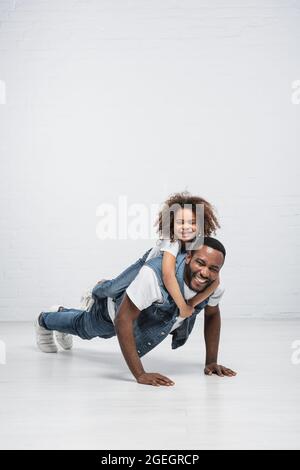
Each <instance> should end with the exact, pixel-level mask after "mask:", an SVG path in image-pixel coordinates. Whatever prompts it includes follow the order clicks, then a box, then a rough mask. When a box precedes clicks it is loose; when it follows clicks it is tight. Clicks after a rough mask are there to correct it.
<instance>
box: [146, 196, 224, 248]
mask: <svg viewBox="0 0 300 470" xmlns="http://www.w3.org/2000/svg"><path fill="white" fill-rule="evenodd" d="M200 204H203V206H204V236H205V237H209V236H210V235H212V234H215V233H216V230H217V229H218V228H220V224H219V221H218V219H217V216H216V214H215V209H214V207H213V206H212V205H211V204H210V203H209V202H208V201H206V200H205V199H203V198H202V197H198V196H193V195H192V194H190V193H189V192H188V191H183V192H181V193H175V194H171V195H170V197H169V198H168V199H167V200H166V201H165V203H164V204H163V207H162V209H161V210H160V212H159V214H158V218H157V221H156V223H155V226H158V228H157V231H158V233H159V238H166V237H167V238H170V239H171V241H174V238H175V234H174V215H175V214H174V210H170V209H171V207H172V206H175V207H176V206H177V207H182V208H184V206H185V205H187V206H188V207H189V208H191V209H192V211H193V212H194V213H195V214H196V212H197V205H198V207H199V205H200ZM175 212H176V210H175Z"/></svg>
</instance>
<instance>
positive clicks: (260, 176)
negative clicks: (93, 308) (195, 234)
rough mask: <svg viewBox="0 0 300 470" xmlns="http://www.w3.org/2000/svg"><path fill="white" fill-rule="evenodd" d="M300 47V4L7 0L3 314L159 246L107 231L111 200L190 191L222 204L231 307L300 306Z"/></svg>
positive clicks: (37, 304)
mask: <svg viewBox="0 0 300 470" xmlns="http://www.w3.org/2000/svg"><path fill="white" fill-rule="evenodd" d="M299 52H300V1H299V0H294V1H292V0H290V1H288V0H231V1H230V2H224V0H209V1H208V0H206V1H204V0H181V1H178V0H177V1H175V0H174V1H171V0H160V1H158V0H133V1H124V0H118V1H117V0H110V1H108V0H106V1H105V0H93V1H89V0H77V1H76V0H73V1H72V0H27V1H22V0H20V1H18V0H16V1H2V0H0V80H1V81H2V83H3V84H5V101H3V99H2V101H1V103H2V104H1V103H0V124H1V126H0V154H1V172H0V191H1V194H0V196H1V197H0V201H1V227H0V255H1V265H0V286H1V293H0V294H1V298H0V319H2V320H10V319H12V320H23V319H31V318H33V317H34V316H35V315H36V314H37V312H39V311H40V310H41V309H44V308H46V307H47V306H49V305H51V304H53V303H59V302H61V303H64V304H66V305H74V304H77V302H78V299H79V297H80V294H81V291H82V289H83V288H85V286H87V285H89V284H90V283H93V282H94V281H96V280H97V279H100V278H102V277H108V276H112V275H114V274H116V273H118V272H119V271H120V270H121V269H122V268H123V267H125V266H126V265H127V264H128V263H129V262H131V261H133V260H135V258H136V257H137V256H139V255H140V254H142V253H143V252H144V250H145V249H146V248H148V246H149V243H151V242H149V241H139V242H133V241H121V242H117V241H111V242H109V243H104V242H101V241H99V240H98V239H97V238H96V223H97V219H96V216H95V212H96V207H97V206H98V205H99V204H100V203H101V202H115V203H116V202H117V196H118V195H119V194H123V195H127V196H128V200H129V202H132V203H133V202H140V203H143V202H145V203H147V204H150V203H151V202H160V201H162V200H163V199H164V198H165V197H166V195H167V194H168V193H169V192H173V191H176V190H181V189H184V188H187V189H190V190H191V191H193V192H196V193H199V194H201V195H203V196H205V197H207V198H208V199H209V200H211V201H212V202H214V203H215V205H216V206H217V208H218V210H219V214H220V217H221V222H222V231H221V232H220V234H219V237H220V239H222V240H223V241H224V243H225V244H226V247H227V249H228V258H227V262H226V267H225V268H224V271H223V280H224V283H225V285H226V295H225V297H224V302H223V304H222V309H223V315H224V316H225V315H226V316H265V317H271V316H274V317H286V316H297V315H299V312H300V306H299V300H300V290H299V279H300V276H299V262H300V259H299V244H300V242H299V240H300V237H299V226H300V223H299V217H300V207H299V202H300V200H299V198H300V192H299V135H300V132H299V127H300V105H293V104H292V101H291V94H292V82H293V81H294V80H297V79H298V80H299V79H300V53H299ZM2 89H3V88H2Z"/></svg>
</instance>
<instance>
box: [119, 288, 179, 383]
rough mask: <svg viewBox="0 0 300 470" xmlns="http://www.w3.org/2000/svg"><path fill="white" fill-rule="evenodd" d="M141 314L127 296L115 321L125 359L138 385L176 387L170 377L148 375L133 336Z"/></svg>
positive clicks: (156, 374)
mask: <svg viewBox="0 0 300 470" xmlns="http://www.w3.org/2000/svg"><path fill="white" fill-rule="evenodd" d="M139 314H140V310H139V309H138V308H137V307H136V306H135V305H134V303H133V302H132V301H131V300H130V298H129V297H128V295H127V294H125V296H124V299H123V301H122V303H121V305H120V309H119V312H118V315H117V318H116V321H115V328H116V333H117V336H118V340H119V344H120V348H121V351H122V353H123V356H124V359H125V361H126V363H127V365H128V367H129V369H130V370H131V372H132V374H133V375H134V377H135V378H136V380H137V382H138V383H141V384H145V385H154V386H156V387H157V386H160V385H174V382H173V381H172V380H170V379H169V378H168V377H165V376H163V375H161V374H158V373H156V372H155V373H147V372H145V370H144V368H143V365H142V362H141V360H140V358H139V355H138V353H137V349H136V343H135V338H134V334H133V322H134V320H136V319H137V318H138V316H139Z"/></svg>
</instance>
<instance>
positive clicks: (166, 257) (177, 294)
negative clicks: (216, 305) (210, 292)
mask: <svg viewBox="0 0 300 470" xmlns="http://www.w3.org/2000/svg"><path fill="white" fill-rule="evenodd" d="M175 268H176V258H175V256H173V255H172V254H171V253H169V252H168V251H164V254H163V260H162V274H163V282H164V285H165V286H166V288H167V291H168V292H169V294H170V295H171V297H172V298H173V300H174V302H175V304H176V305H177V307H178V308H179V311H180V316H181V317H183V318H185V317H189V316H191V315H192V313H193V311H194V307H192V306H190V305H188V304H187V303H186V301H185V299H184V297H183V295H182V293H181V291H180V287H179V284H178V282H177V279H176V275H175ZM196 297H197V296H196Z"/></svg>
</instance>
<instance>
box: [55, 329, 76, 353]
mask: <svg viewBox="0 0 300 470" xmlns="http://www.w3.org/2000/svg"><path fill="white" fill-rule="evenodd" d="M55 339H56V341H57V342H58V344H59V345H60V346H61V347H62V348H63V349H65V350H66V351H67V350H68V349H72V347H73V336H72V335H70V334H69V333H61V332H60V331H55Z"/></svg>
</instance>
